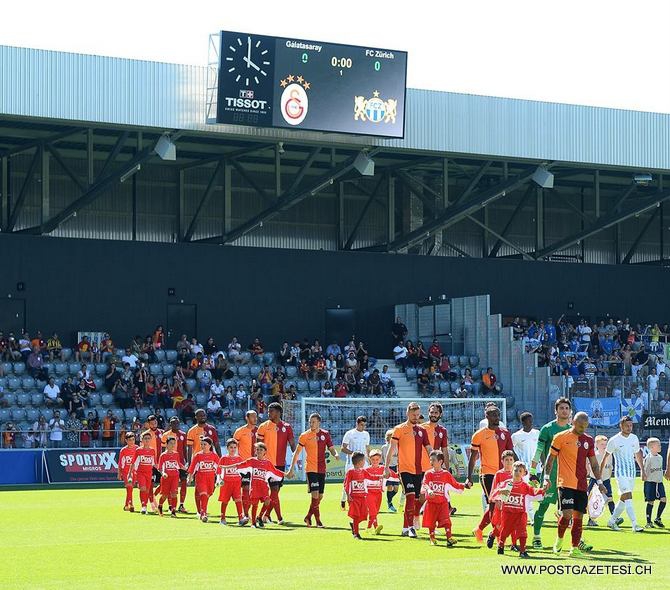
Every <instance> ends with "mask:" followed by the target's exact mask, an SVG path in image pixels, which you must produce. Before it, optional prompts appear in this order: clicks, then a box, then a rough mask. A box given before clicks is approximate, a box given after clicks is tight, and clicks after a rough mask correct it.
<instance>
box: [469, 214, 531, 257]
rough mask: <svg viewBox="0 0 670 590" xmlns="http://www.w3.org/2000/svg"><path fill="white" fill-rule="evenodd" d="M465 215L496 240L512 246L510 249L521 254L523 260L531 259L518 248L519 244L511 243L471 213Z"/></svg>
mask: <svg viewBox="0 0 670 590" xmlns="http://www.w3.org/2000/svg"><path fill="white" fill-rule="evenodd" d="M466 217H467V219H469V220H470V221H472V222H473V223H475V224H476V225H478V226H479V227H481V228H482V229H483V230H484V231H487V232H489V233H490V234H491V235H492V236H493V237H494V238H498V240H499V241H501V242H502V243H503V244H507V245H508V246H509V247H510V248H512V250H514V251H516V252H518V253H519V254H521V256H523V258H524V260H533V257H532V256H530V255H529V254H527V253H526V252H524V251H523V250H522V249H521V248H519V246H517V245H516V244H513V243H512V242H510V241H509V240H508V239H507V238H506V237H504V236H502V235H500V234H499V233H498V232H495V231H493V230H492V229H491V228H490V227H489V226H488V225H486V224H485V223H482V222H481V221H479V219H477V218H476V217H473V216H472V215H467V216H466Z"/></svg>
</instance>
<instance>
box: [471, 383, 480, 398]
mask: <svg viewBox="0 0 670 590" xmlns="http://www.w3.org/2000/svg"><path fill="white" fill-rule="evenodd" d="M481 389H482V382H481V381H475V382H474V383H473V384H472V388H471V389H470V391H471V393H470V395H469V396H468V397H479V394H480V393H481Z"/></svg>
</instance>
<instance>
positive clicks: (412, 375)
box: [405, 367, 416, 381]
mask: <svg viewBox="0 0 670 590" xmlns="http://www.w3.org/2000/svg"><path fill="white" fill-rule="evenodd" d="M405 377H406V379H407V380H408V381H416V369H415V368H413V367H408V368H407V369H406V370H405Z"/></svg>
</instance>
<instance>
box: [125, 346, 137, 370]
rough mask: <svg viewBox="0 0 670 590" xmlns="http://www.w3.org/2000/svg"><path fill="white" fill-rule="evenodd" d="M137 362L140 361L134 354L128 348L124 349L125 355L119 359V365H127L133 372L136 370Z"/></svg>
mask: <svg viewBox="0 0 670 590" xmlns="http://www.w3.org/2000/svg"><path fill="white" fill-rule="evenodd" d="M139 360H140V359H139V358H138V357H137V355H136V354H135V353H133V351H132V349H131V348H130V347H128V348H126V353H125V354H124V355H123V356H122V357H121V363H122V364H124V365H125V364H126V363H127V364H128V366H129V367H130V368H131V369H133V370H135V369H136V368H137V363H138V362H139Z"/></svg>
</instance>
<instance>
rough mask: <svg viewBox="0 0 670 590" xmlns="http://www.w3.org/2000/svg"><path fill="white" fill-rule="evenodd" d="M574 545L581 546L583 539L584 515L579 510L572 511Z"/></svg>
mask: <svg viewBox="0 0 670 590" xmlns="http://www.w3.org/2000/svg"><path fill="white" fill-rule="evenodd" d="M571 535H572V546H573V547H579V542H580V541H581V540H582V515H581V513H579V512H573V513H572V531H571Z"/></svg>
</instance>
